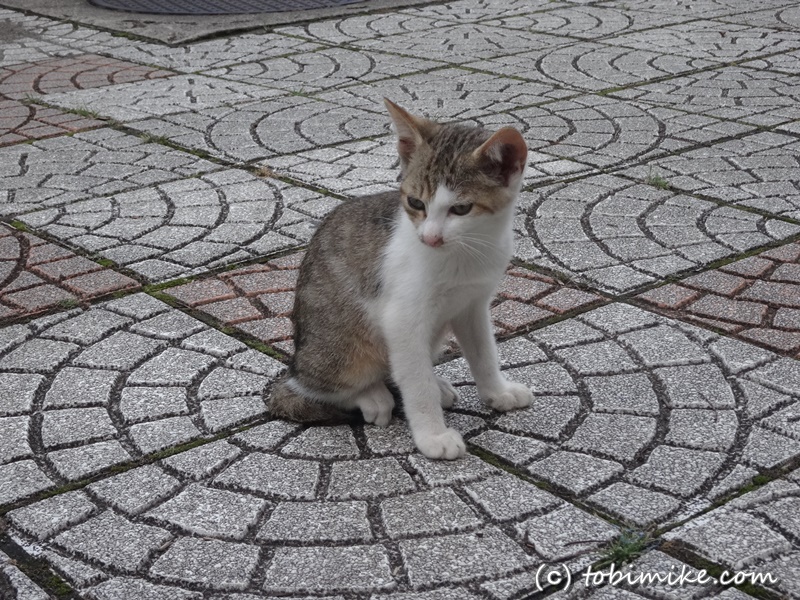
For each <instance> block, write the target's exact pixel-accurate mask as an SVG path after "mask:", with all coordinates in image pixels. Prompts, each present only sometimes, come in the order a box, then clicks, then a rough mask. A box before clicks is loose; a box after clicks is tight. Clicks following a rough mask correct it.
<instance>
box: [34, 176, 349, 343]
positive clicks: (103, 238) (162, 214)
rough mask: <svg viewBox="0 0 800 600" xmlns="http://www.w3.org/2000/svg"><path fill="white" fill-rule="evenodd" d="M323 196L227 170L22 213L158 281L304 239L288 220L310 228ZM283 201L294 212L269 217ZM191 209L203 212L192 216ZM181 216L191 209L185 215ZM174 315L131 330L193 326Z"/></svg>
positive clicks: (183, 330) (178, 330)
mask: <svg viewBox="0 0 800 600" xmlns="http://www.w3.org/2000/svg"><path fill="white" fill-rule="evenodd" d="M322 198H323V197H322V196H320V195H319V194H317V193H315V192H311V191H310V190H306V189H303V188H297V187H292V186H289V185H288V184H285V183H283V182H281V181H278V180H276V179H264V178H259V177H256V176H255V175H252V174H250V173H248V172H246V171H243V170H240V169H227V170H224V171H220V172H217V173H213V174H208V175H205V176H202V177H199V178H192V179H182V180H179V181H170V182H167V183H163V184H160V185H156V186H152V187H144V186H143V187H142V188H140V189H137V190H133V191H126V192H123V193H120V194H115V195H112V196H111V197H110V199H104V200H103V201H95V200H87V201H77V202H73V203H72V204H69V205H68V206H66V207H64V208H63V209H62V210H61V211H55V210H51V209H46V210H43V211H38V212H34V213H32V214H30V215H26V216H25V217H24V219H25V220H26V222H29V223H31V224H35V226H36V227H38V228H41V230H42V231H46V232H49V233H51V234H53V235H55V236H56V237H58V238H60V239H61V240H63V241H65V242H67V243H69V244H72V245H74V246H77V247H78V248H82V249H84V250H87V251H90V252H97V253H99V254H100V255H101V256H103V257H105V258H108V259H110V260H113V261H115V262H116V263H118V264H120V265H123V266H125V267H127V268H129V269H131V270H133V271H135V272H137V273H139V274H140V275H142V276H143V277H145V278H147V279H150V280H153V281H161V280H164V279H171V278H175V277H178V276H187V275H193V274H197V273H201V272H204V271H206V270H208V268H213V267H219V266H223V265H226V264H229V263H231V262H236V261H241V260H245V259H248V258H255V257H258V256H261V255H263V254H266V253H269V252H274V251H277V250H281V249H285V248H288V247H292V246H296V245H299V244H302V243H304V242H307V241H308V239H309V237H310V231H306V232H305V233H304V232H303V231H301V230H300V229H298V228H297V227H293V226H294V225H297V223H307V224H309V227H310V226H311V225H313V224H314V223H316V222H317V221H318V219H319V217H320V216H324V214H326V213H327V211H328V210H331V209H332V208H333V207H334V206H336V205H337V204H338V202H335V201H332V202H331V203H330V204H326V205H325V206H324V209H325V210H323V211H322V214H319V213H316V212H315V211H314V210H311V211H309V210H308V209H306V208H305V207H306V206H307V205H313V203H314V202H315V201H319V200H321V199H322ZM289 208H291V209H292V211H293V212H294V213H295V214H296V215H297V218H296V219H291V220H290V221H291V222H290V223H286V224H285V225H282V224H280V223H279V222H276V223H273V221H274V220H275V219H274V218H273V217H275V216H276V215H277V214H279V213H280V212H281V211H286V210H287V209H289ZM197 214H207V218H205V219H202V220H198V219H197V218H196V216H197ZM188 215H194V217H193V218H192V220H191V221H189V220H187V219H188ZM298 236H299V237H298ZM176 319H178V317H176V316H175V313H165V314H164V315H161V316H160V318H159V317H155V318H154V320H153V321H152V325H151V326H148V325H145V324H141V325H139V328H140V329H134V330H135V331H142V332H145V333H147V334H148V335H151V333H152V331H151V330H154V329H156V328H157V329H158V331H159V333H158V335H157V336H156V337H159V338H167V339H169V338H170V337H171V336H183V335H188V334H189V333H193V332H194V331H199V330H200V329H199V328H200V325H199V324H198V322H196V321H194V323H193V324H192V321H190V320H189V319H188V318H181V320H176ZM148 327H150V328H149V329H148ZM141 328H144V329H141ZM187 328H188V329H187ZM168 332H169V333H168Z"/></svg>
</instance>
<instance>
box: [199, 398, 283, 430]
mask: <svg viewBox="0 0 800 600" xmlns="http://www.w3.org/2000/svg"><path fill="white" fill-rule="evenodd" d="M266 412H267V407H266V405H265V404H264V400H263V399H262V398H261V397H255V396H251V397H244V398H222V399H219V400H206V401H204V402H201V403H200V416H201V417H202V419H203V422H204V423H205V426H206V428H207V429H208V430H209V431H211V432H213V433H216V432H218V431H221V430H223V429H226V428H228V427H233V426H234V425H239V424H241V423H244V422H245V421H249V420H252V419H254V418H256V417H259V416H261V415H263V414H265V413H266Z"/></svg>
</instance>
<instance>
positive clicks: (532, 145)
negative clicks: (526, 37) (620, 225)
mask: <svg viewBox="0 0 800 600" xmlns="http://www.w3.org/2000/svg"><path fill="white" fill-rule="evenodd" d="M474 121H476V122H478V123H479V124H481V125H483V126H485V127H487V128H489V129H497V128H499V127H501V126H511V127H515V128H516V129H518V130H520V131H521V132H522V134H523V135H524V136H525V138H526V141H527V143H528V147H529V149H531V150H533V151H535V152H536V154H534V157H535V158H533V159H530V158H529V162H530V163H532V164H533V166H534V168H539V169H543V170H545V169H546V170H550V169H552V168H553V167H552V166H551V167H547V166H543V167H539V166H538V163H539V162H541V160H542V155H545V156H546V155H554V156H555V157H557V158H559V159H561V163H560V164H558V165H557V167H560V168H561V172H557V173H556V174H557V175H561V176H563V175H566V174H568V173H569V174H572V173H580V172H581V171H583V172H588V171H589V170H590V169H591V168H593V167H603V168H609V167H615V166H618V165H621V164H625V163H630V162H634V161H636V162H638V161H644V160H647V159H650V158H653V157H657V156H661V155H664V154H666V153H670V152H675V151H678V150H681V149H684V148H688V147H691V146H695V145H697V144H698V143H707V142H714V141H716V140H719V139H721V138H727V137H729V136H731V135H737V134H741V133H745V132H747V131H751V130H752V128H751V127H749V126H746V125H740V124H736V123H730V122H724V121H719V120H717V119H714V118H712V117H704V116H694V115H687V114H686V113H684V112H679V111H676V110H672V109H661V108H655V109H654V108H653V107H650V106H648V105H646V104H641V103H636V102H621V101H618V100H615V99H611V98H606V97H602V96H579V97H577V98H571V99H568V100H561V101H557V102H550V103H547V104H543V105H541V106H536V107H531V108H523V109H517V110H511V111H509V112H507V113H503V114H492V115H487V116H483V117H479V118H477V119H474ZM567 161H572V164H573V165H574V167H573V168H572V169H571V170H570V171H567V167H565V166H564V165H565V163H567ZM576 163H577V164H576ZM580 165H585V166H584V167H583V169H581V168H580ZM553 166H556V165H553ZM534 177H536V174H535V173H534ZM536 179H538V180H539V181H541V180H542V178H540V177H538V178H536ZM536 179H533V181H536ZM533 181H532V178H531V176H527V177H526V180H525V182H526V183H528V182H533ZM539 181H537V183H538V182H539Z"/></svg>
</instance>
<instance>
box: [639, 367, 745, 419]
mask: <svg viewBox="0 0 800 600" xmlns="http://www.w3.org/2000/svg"><path fill="white" fill-rule="evenodd" d="M655 376H656V377H657V378H658V380H659V381H660V382H661V383H662V384H663V385H664V387H665V388H666V395H667V400H668V402H669V405H670V406H671V407H672V408H701V409H702V408H710V409H714V410H720V409H731V408H735V407H736V398H735V397H734V394H733V391H732V390H731V385H730V383H729V382H728V381H727V380H726V378H725V375H724V374H723V373H720V370H719V368H717V367H716V366H715V365H689V366H685V367H666V368H661V369H656V370H655Z"/></svg>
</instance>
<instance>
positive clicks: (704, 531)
mask: <svg viewBox="0 0 800 600" xmlns="http://www.w3.org/2000/svg"><path fill="white" fill-rule="evenodd" d="M665 537H666V538H667V539H669V540H676V541H680V542H682V543H683V544H686V545H688V546H689V547H691V548H694V549H695V550H696V551H699V552H700V553H701V554H702V555H704V556H706V557H707V558H709V559H711V560H712V561H714V562H717V563H722V564H725V565H727V566H730V567H732V568H734V569H743V568H744V567H746V566H748V565H751V564H753V563H754V562H755V561H759V562H763V560H764V559H768V558H772V557H775V556H777V555H779V554H783V553H787V552H790V551H791V550H792V545H791V544H790V543H789V541H788V540H787V539H786V538H785V537H784V536H782V535H780V534H779V533H776V532H774V531H773V530H771V529H770V528H769V527H768V526H767V525H765V524H764V523H763V522H762V521H761V520H759V519H757V518H755V517H753V516H751V515H749V514H747V513H742V512H736V511H734V512H731V511H722V510H719V509H717V510H716V511H713V512H712V513H710V514H709V515H705V516H704V517H703V518H702V519H696V520H694V521H691V522H690V523H688V524H686V525H682V526H681V527H679V528H678V529H675V530H674V531H671V532H670V533H668V534H666V535H665Z"/></svg>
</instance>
